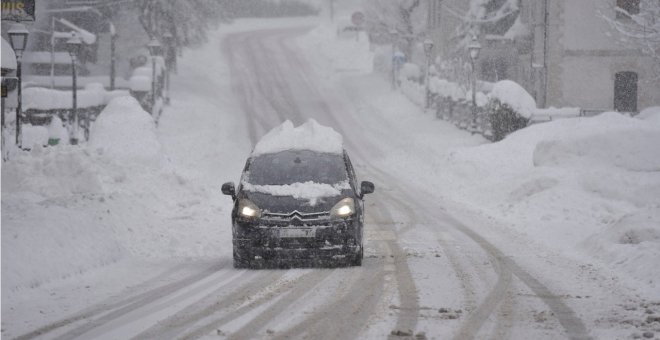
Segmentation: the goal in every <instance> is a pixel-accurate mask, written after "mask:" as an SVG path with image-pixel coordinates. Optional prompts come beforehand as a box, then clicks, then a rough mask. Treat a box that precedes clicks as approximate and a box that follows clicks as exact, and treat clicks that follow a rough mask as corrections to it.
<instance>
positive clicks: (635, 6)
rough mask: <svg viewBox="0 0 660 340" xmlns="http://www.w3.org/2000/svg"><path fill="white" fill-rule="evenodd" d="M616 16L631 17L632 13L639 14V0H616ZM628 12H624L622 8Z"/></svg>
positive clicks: (619, 17) (621, 17)
mask: <svg viewBox="0 0 660 340" xmlns="http://www.w3.org/2000/svg"><path fill="white" fill-rule="evenodd" d="M616 7H617V11H616V18H617V19H629V18H630V17H629V16H628V14H630V15H635V14H639V0H616ZM619 9H621V10H623V11H625V12H627V13H628V14H626V13H625V12H622V11H621V10H619Z"/></svg>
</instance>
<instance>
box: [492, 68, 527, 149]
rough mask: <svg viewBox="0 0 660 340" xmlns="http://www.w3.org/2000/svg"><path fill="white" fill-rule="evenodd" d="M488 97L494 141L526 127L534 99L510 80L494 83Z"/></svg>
mask: <svg viewBox="0 0 660 340" xmlns="http://www.w3.org/2000/svg"><path fill="white" fill-rule="evenodd" d="M489 97H490V102H489V104H488V108H487V109H488V112H489V115H488V116H489V120H490V125H491V128H492V133H493V140H494V141H499V140H502V139H504V137H506V135H508V134H510V133H511V132H514V131H516V130H519V129H522V128H524V127H525V126H527V124H528V123H529V120H530V118H531V117H532V115H533V114H534V111H535V110H536V101H534V98H533V97H532V96H531V95H530V94H529V93H527V91H525V89H524V88H523V87H522V86H520V85H518V84H517V83H515V82H513V81H511V80H502V81H499V82H497V83H495V85H493V90H492V91H491V92H490V95H489Z"/></svg>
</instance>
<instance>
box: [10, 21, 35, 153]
mask: <svg viewBox="0 0 660 340" xmlns="http://www.w3.org/2000/svg"><path fill="white" fill-rule="evenodd" d="M7 34H8V35H9V43H10V44H11V48H12V49H14V52H15V53H16V77H17V78H18V85H17V88H16V91H17V92H16V94H17V103H16V146H18V147H19V148H20V147H21V139H22V138H21V119H22V117H23V104H22V102H23V95H22V88H23V81H22V77H21V60H22V58H23V51H25V47H26V46H27V39H28V35H29V34H30V33H29V32H28V30H27V28H25V25H23V24H20V23H16V24H13V25H12V26H11V27H10V28H9V31H7Z"/></svg>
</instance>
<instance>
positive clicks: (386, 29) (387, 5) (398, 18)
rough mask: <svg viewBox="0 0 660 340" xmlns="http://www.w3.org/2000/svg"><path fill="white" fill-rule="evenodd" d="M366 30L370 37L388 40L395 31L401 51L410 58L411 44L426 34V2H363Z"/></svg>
mask: <svg viewBox="0 0 660 340" xmlns="http://www.w3.org/2000/svg"><path fill="white" fill-rule="evenodd" d="M364 11H365V17H366V26H367V30H368V31H369V33H370V34H371V35H372V36H376V37H380V39H381V40H389V37H390V34H391V33H390V32H391V31H392V30H393V29H395V30H396V31H397V34H398V36H399V37H400V38H401V39H400V40H399V42H400V45H401V49H402V50H403V52H404V53H405V54H406V55H407V56H408V57H410V56H411V54H412V49H413V43H414V42H415V41H416V40H417V39H418V38H419V37H420V36H422V35H423V34H424V33H425V32H426V16H427V13H426V12H427V1H422V0H364Z"/></svg>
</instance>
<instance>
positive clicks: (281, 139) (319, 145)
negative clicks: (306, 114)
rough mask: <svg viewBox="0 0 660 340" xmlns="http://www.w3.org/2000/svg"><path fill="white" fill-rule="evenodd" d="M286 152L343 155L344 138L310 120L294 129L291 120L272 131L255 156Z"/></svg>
mask: <svg viewBox="0 0 660 340" xmlns="http://www.w3.org/2000/svg"><path fill="white" fill-rule="evenodd" d="M284 150H311V151H316V152H325V153H337V154H341V153H342V152H343V150H344V147H343V140H342V136H341V135H340V134H339V133H337V132H336V131H335V130H333V129H332V128H329V127H326V126H323V125H321V124H319V123H317V122H316V121H315V120H314V119H310V120H308V121H307V122H305V123H304V124H302V125H300V126H298V127H294V126H293V123H292V122H291V121H290V120H287V121H285V122H284V123H282V124H281V125H280V126H278V127H276V128H274V129H272V130H271V131H270V132H268V133H267V134H266V135H264V136H263V137H262V138H261V140H260V141H259V142H258V143H257V145H256V146H255V147H254V151H253V152H252V154H253V155H260V154H266V153H276V152H280V151H284Z"/></svg>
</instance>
